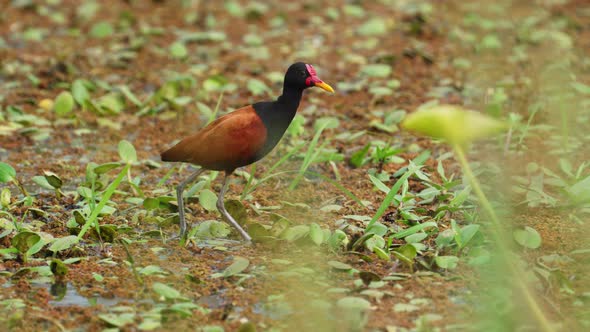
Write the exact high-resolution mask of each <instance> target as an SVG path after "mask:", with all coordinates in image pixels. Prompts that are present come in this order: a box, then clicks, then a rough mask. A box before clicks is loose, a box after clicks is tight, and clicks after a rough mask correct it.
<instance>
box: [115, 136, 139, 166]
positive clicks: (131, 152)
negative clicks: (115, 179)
mask: <svg viewBox="0 0 590 332" xmlns="http://www.w3.org/2000/svg"><path fill="white" fill-rule="evenodd" d="M119 156H120V157H121V159H123V161H124V162H126V163H127V164H132V163H134V162H136V161H137V152H136V151H135V148H134V147H133V144H131V142H129V141H127V140H121V141H120V142H119Z"/></svg>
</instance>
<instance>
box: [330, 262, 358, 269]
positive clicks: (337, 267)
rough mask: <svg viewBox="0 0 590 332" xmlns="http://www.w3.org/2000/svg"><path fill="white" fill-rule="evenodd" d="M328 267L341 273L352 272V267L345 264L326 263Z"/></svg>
mask: <svg viewBox="0 0 590 332" xmlns="http://www.w3.org/2000/svg"><path fill="white" fill-rule="evenodd" d="M328 265H330V266H331V267H332V268H334V269H336V270H342V271H348V270H352V266H350V265H348V264H346V263H341V262H338V261H328Z"/></svg>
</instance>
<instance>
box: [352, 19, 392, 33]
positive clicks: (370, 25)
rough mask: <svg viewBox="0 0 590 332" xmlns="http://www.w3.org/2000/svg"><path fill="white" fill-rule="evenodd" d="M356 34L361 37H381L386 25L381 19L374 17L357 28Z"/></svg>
mask: <svg viewBox="0 0 590 332" xmlns="http://www.w3.org/2000/svg"><path fill="white" fill-rule="evenodd" d="M357 32H358V33H359V35H361V36H376V35H382V34H384V33H386V32H387V24H385V21H384V20H383V19H381V18H378V17H375V18H372V19H370V20H368V21H367V22H365V23H364V24H362V25H361V26H360V27H358V29H357Z"/></svg>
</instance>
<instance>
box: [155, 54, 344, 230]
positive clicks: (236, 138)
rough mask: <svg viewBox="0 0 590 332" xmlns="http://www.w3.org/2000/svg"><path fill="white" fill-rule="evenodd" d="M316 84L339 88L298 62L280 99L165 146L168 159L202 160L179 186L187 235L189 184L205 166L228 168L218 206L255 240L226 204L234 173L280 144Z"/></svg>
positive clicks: (289, 72) (232, 115)
mask: <svg viewBox="0 0 590 332" xmlns="http://www.w3.org/2000/svg"><path fill="white" fill-rule="evenodd" d="M313 86H317V87H320V88H322V89H324V90H326V91H329V92H334V90H333V89H332V87H330V86H329V85H328V84H326V83H324V82H323V81H322V80H320V79H319V78H318V76H317V74H316V71H315V69H314V68H313V67H312V66H311V65H309V64H305V63H303V62H297V63H294V64H292V65H291V66H290V67H289V69H288V70H287V73H286V74H285V80H284V83H283V94H282V95H281V96H280V97H279V98H278V99H277V100H275V101H266V102H259V103H255V104H253V105H249V106H245V107H242V108H240V109H238V110H236V111H234V112H231V113H229V114H227V115H224V116H222V117H220V118H219V119H217V120H215V121H213V122H212V123H210V124H209V125H207V126H206V127H205V128H203V129H201V130H200V131H198V132H197V133H196V134H194V135H191V136H189V137H186V138H185V139H183V140H181V141H180V142H178V143H177V144H176V145H174V146H173V147H172V148H170V149H168V150H166V151H164V152H162V155H161V157H162V160H163V161H172V162H187V163H191V164H194V165H198V166H201V168H199V169H198V170H197V171H195V172H194V173H193V174H191V175H190V176H189V177H188V178H187V179H186V180H184V181H182V182H181V183H180V184H179V185H178V187H177V188H176V196H177V201H178V216H179V219H180V236H181V237H183V236H185V235H186V221H185V217H184V202H183V198H182V195H183V192H184V188H185V187H186V185H187V184H189V183H191V182H192V181H194V180H195V179H196V178H197V177H198V176H199V175H200V174H201V173H202V172H204V171H205V170H216V171H224V172H225V177H224V180H223V186H222V187H221V191H220V192H219V197H218V200H217V209H218V210H219V212H221V214H222V215H223V217H225V219H226V220H227V221H228V222H229V223H230V224H231V225H232V226H233V227H235V228H236V230H237V231H238V232H239V233H240V235H241V236H242V237H243V238H244V239H245V240H246V241H250V240H251V238H250V235H248V233H247V232H246V231H245V230H244V229H243V228H242V227H241V226H240V225H239V224H238V223H237V222H236V221H235V220H234V218H233V217H232V216H231V215H230V214H229V213H228V212H227V210H226V209H225V206H224V200H223V197H224V195H225V192H226V190H227V186H228V184H229V182H228V179H229V176H230V175H231V174H232V173H233V172H234V170H235V169H236V168H238V167H242V166H246V165H249V164H252V163H254V162H256V161H258V160H260V159H261V158H262V157H264V156H265V155H267V154H268V153H269V152H270V151H271V150H272V149H273V148H274V147H275V146H276V145H277V143H278V142H279V141H280V139H281V138H282V137H283V135H284V133H285V131H286V130H287V127H289V124H290V123H291V121H292V120H293V117H295V114H296V113H297V108H298V107H299V102H300V101H301V96H302V94H303V90H305V89H307V88H309V87H313Z"/></svg>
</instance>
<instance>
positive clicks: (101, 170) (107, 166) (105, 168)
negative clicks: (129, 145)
mask: <svg viewBox="0 0 590 332" xmlns="http://www.w3.org/2000/svg"><path fill="white" fill-rule="evenodd" d="M118 167H121V163H117V162H111V163H104V164H101V165H98V166H96V167H94V168H93V169H92V170H93V171H94V173H96V174H99V175H100V174H105V173H108V172H109V171H111V170H113V169H115V168H118Z"/></svg>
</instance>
